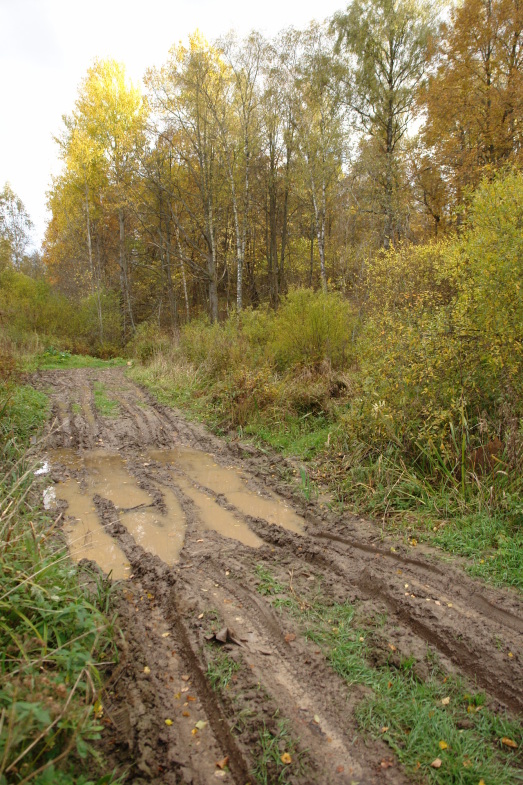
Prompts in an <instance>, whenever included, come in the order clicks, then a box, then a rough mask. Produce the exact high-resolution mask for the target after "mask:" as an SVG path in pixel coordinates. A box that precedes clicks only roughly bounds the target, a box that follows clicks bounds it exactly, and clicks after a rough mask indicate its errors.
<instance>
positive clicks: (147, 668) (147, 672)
mask: <svg viewBox="0 0 523 785" xmlns="http://www.w3.org/2000/svg"><path fill="white" fill-rule="evenodd" d="M143 672H144V673H145V674H146V675H149V673H150V672H151V669H150V668H149V666H148V665H146V666H145V668H144V669H143Z"/></svg>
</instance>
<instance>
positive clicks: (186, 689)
mask: <svg viewBox="0 0 523 785" xmlns="http://www.w3.org/2000/svg"><path fill="white" fill-rule="evenodd" d="M180 692H181V693H182V694H183V693H184V692H189V687H182V689H181V690H180Z"/></svg>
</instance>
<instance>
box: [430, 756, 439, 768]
mask: <svg viewBox="0 0 523 785" xmlns="http://www.w3.org/2000/svg"><path fill="white" fill-rule="evenodd" d="M430 765H431V766H432V768H433V769H439V768H440V766H441V758H435V759H434V760H433V761H432V763H431V764H430Z"/></svg>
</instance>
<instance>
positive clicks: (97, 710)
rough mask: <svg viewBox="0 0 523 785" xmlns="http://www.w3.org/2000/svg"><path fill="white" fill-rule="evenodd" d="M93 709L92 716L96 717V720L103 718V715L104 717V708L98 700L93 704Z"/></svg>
mask: <svg viewBox="0 0 523 785" xmlns="http://www.w3.org/2000/svg"><path fill="white" fill-rule="evenodd" d="M93 709H94V716H95V717H96V719H99V718H100V717H103V715H104V707H103V705H102V701H101V700H99V699H98V700H96V701H95V702H94V706H93Z"/></svg>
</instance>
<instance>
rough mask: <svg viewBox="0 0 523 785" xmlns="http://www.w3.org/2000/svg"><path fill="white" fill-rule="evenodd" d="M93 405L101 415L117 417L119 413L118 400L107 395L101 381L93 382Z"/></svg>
mask: <svg viewBox="0 0 523 785" xmlns="http://www.w3.org/2000/svg"><path fill="white" fill-rule="evenodd" d="M94 405H95V406H96V408H97V409H98V411H99V412H100V414H101V415H102V417H118V415H119V414H120V406H119V404H118V401H115V400H113V399H112V398H109V397H108V395H107V393H106V391H105V385H104V384H103V383H102V382H95V383H94Z"/></svg>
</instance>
